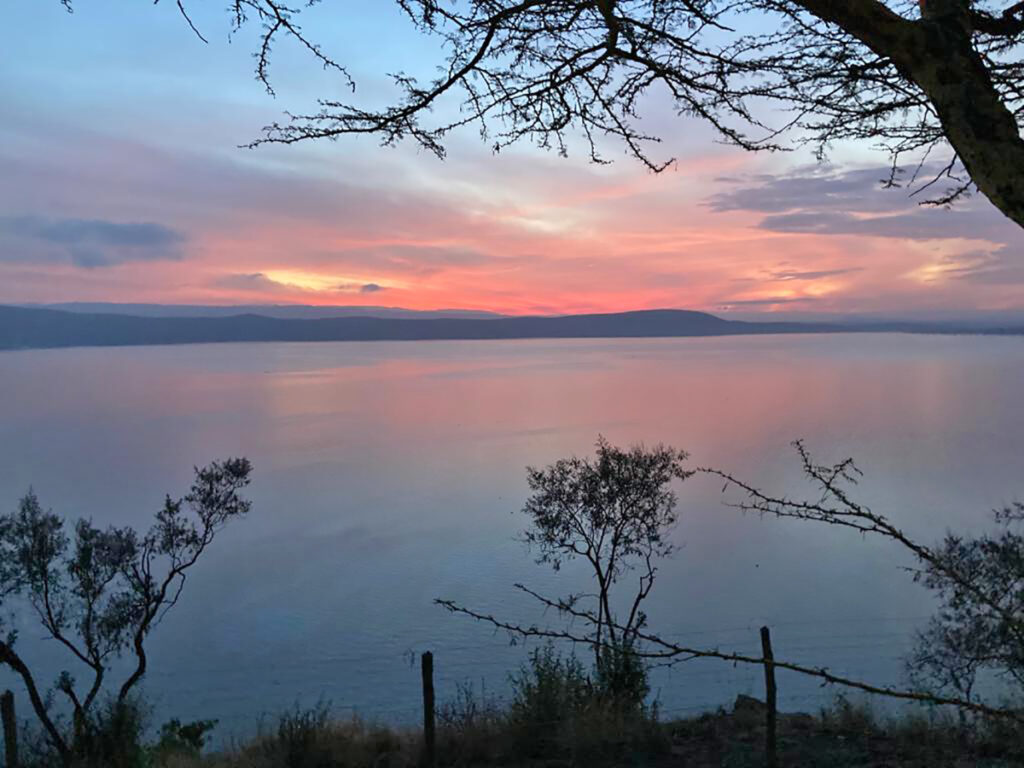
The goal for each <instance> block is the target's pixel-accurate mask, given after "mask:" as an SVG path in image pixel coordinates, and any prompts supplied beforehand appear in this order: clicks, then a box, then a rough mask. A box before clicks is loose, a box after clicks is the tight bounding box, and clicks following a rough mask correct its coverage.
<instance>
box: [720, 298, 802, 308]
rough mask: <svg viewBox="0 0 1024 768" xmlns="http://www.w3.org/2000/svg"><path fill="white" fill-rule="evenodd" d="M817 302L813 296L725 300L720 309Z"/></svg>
mask: <svg viewBox="0 0 1024 768" xmlns="http://www.w3.org/2000/svg"><path fill="white" fill-rule="evenodd" d="M815 301H817V299H816V298H815V297H813V296H805V297H803V298H792V297H788V296H786V297H783V296H774V297H769V298H767V299H739V300H727V301H723V302H722V303H721V305H720V308H728V307H763V306H769V305H771V304H809V303H812V302H815Z"/></svg>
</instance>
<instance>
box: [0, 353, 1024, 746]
mask: <svg viewBox="0 0 1024 768" xmlns="http://www.w3.org/2000/svg"><path fill="white" fill-rule="evenodd" d="M1022 385H1024V339H1022V338H1019V337H1018V338H1013V337H1003V338H996V337H969V336H957V337H954V336H948V337H947V336H909V335H895V334H892V335H889V334H884V335H883V334H880V335H868V334H850V335H814V336H752V337H729V338H706V339H651V340H637V339H628V340H625V339H619V340H565V341H562V340H540V341H534V340H529V341H504V342H428V343H405V342H383V343H358V342H356V343H323V344H248V345H247V344H237V345H234V344H231V345H205V346H203V345H200V346H180V347H135V348H108V349H65V350H45V351H21V352H8V353H2V354H0V397H2V400H0V402H2V405H0V408H2V412H0V414H2V418H0V504H2V505H3V508H4V509H5V510H9V509H12V508H13V507H14V506H15V504H16V503H17V500H18V499H19V497H20V496H22V495H23V494H24V493H25V491H26V490H27V489H28V488H29V486H33V487H34V488H35V490H36V492H37V493H38V495H39V497H40V499H41V501H42V502H43V504H44V506H48V507H52V508H53V509H54V510H56V511H59V512H62V513H65V514H67V515H72V516H90V517H92V518H93V519H94V520H95V521H96V522H98V523H104V524H106V523H116V524H132V525H135V526H137V527H146V526H148V523H149V520H150V518H151V516H152V514H153V513H154V512H155V511H156V510H157V509H158V508H159V507H160V505H161V503H162V499H163V494H164V493H170V494H172V495H181V494H182V493H184V491H185V490H186V489H187V485H188V483H189V481H190V478H191V470H192V466H193V465H195V464H204V463H206V462H208V461H210V460H212V459H216V458H221V457H226V456H229V455H246V456H248V457H249V458H251V459H252V461H253V463H254V465H255V474H254V479H253V483H252V486H251V493H250V496H251V498H252V499H253V501H254V505H253V510H252V513H251V515H250V516H249V518H247V519H246V520H244V521H239V522H237V523H236V524H233V525H232V526H231V527H230V528H228V529H226V530H225V531H224V532H223V533H222V534H221V536H220V538H218V540H217V541H216V542H215V543H214V545H213V547H212V549H211V550H210V551H209V553H208V554H207V556H205V559H204V560H203V561H202V562H201V563H200V564H199V565H198V566H197V567H196V569H195V570H194V572H193V573H192V575H191V576H190V578H189V582H188V585H187V587H186V590H185V593H184V596H183V598H182V601H181V603H180V605H179V606H178V607H177V608H176V609H175V610H174V611H173V612H172V613H171V614H170V615H169V616H168V617H167V619H166V620H165V622H164V624H163V625H162V626H161V627H160V628H159V630H157V632H156V633H155V634H154V635H153V636H152V641H151V647H152V650H153V653H152V656H151V664H150V670H151V671H150V673H149V675H148V677H147V679H146V687H145V689H146V692H147V694H148V695H149V696H150V697H151V698H152V700H153V702H154V705H155V709H156V711H155V713H154V718H155V719H156V720H157V721H158V722H159V721H162V720H163V719H165V718H166V717H169V716H178V717H180V718H182V719H196V718H207V717H210V718H218V719H219V720H220V722H221V725H220V728H219V733H220V736H221V738H226V737H230V736H244V735H246V734H249V733H251V732H252V730H253V729H254V728H255V727H256V724H257V721H258V718H259V717H260V715H261V714H272V713H275V712H279V711H281V710H283V709H287V708H289V707H291V706H293V705H295V704H301V705H303V706H305V705H309V704H312V703H315V702H317V701H318V700H320V699H323V700H324V701H329V702H330V703H331V705H332V707H333V708H334V709H335V710H336V711H337V712H338V713H339V714H344V713H346V712H348V711H351V710H354V711H358V712H360V713H362V714H364V715H366V716H368V717H370V718H373V719H379V720H386V721H389V722H398V723H402V722H409V723H411V722H415V721H416V719H417V717H418V713H419V712H420V704H419V695H420V694H419V670H418V668H417V667H415V666H413V665H412V664H411V659H413V658H414V656H413V655H414V654H418V653H420V652H421V651H424V650H432V651H433V652H434V654H435V667H436V674H437V677H438V681H439V688H440V690H439V697H440V698H441V699H445V698H448V697H450V696H452V695H453V693H454V691H455V686H456V685H457V684H458V683H469V684H471V685H473V686H475V688H476V690H477V691H478V692H479V691H481V690H483V691H484V692H485V695H486V696H493V697H497V698H500V697H503V696H505V695H506V694H507V692H508V673H509V672H510V671H512V670H514V669H515V668H516V667H517V666H518V665H519V664H520V663H522V661H523V660H524V659H525V658H526V654H527V652H528V650H529V647H526V648H524V647H523V646H511V645H510V644H509V639H508V637H507V636H505V635H503V634H500V633H495V632H493V631H492V630H490V629H489V628H488V627H485V626H482V625H480V624H477V623H474V622H473V621H471V620H469V619H465V618H461V617H457V616H453V615H450V614H448V613H446V612H445V611H443V610H442V609H440V608H438V607H436V606H434V605H433V604H432V600H433V599H434V598H435V597H445V598H453V599H455V600H458V601H461V602H463V603H465V604H467V605H469V606H472V607H475V608H479V609H483V610H485V612H493V613H496V614H499V615H501V616H508V617H510V618H513V619H518V620H524V621H531V622H538V623H541V624H544V623H547V624H551V625H556V624H557V623H558V621H559V619H558V617H557V616H553V615H550V614H544V613H543V611H541V610H540V609H539V607H538V606H536V605H534V604H532V603H531V602H530V601H529V600H528V599H525V598H524V597H523V596H522V595H520V594H519V593H517V592H516V591H515V590H514V589H513V587H512V585H513V584H514V583H515V582H525V583H527V584H529V585H530V586H532V587H535V588H537V589H538V590H540V591H543V592H546V593H549V594H553V595H557V594H564V593H567V592H569V591H572V590H574V589H576V588H578V587H580V586H581V585H583V584H584V583H585V580H584V576H585V574H584V573H583V572H582V571H581V570H579V569H578V568H568V569H566V570H564V571H563V572H561V573H558V574H556V573H553V572H551V571H550V570H548V569H545V568H544V567H541V566H538V565H536V564H534V562H533V560H532V559H531V557H530V554H529V553H528V552H527V551H526V550H525V549H524V547H523V546H522V545H521V544H520V543H519V542H518V541H517V534H518V532H519V531H520V530H521V529H522V526H523V524H524V522H525V518H524V517H523V516H522V515H521V514H519V513H518V510H519V509H520V508H521V506H522V503H523V501H524V499H525V497H526V494H527V487H526V481H525V477H526V475H525V467H526V466H527V465H543V464H546V463H549V462H552V461H554V460H556V459H558V458H560V457H563V456H567V455H570V454H574V453H575V454H586V453H589V452H590V451H591V450H592V447H593V444H594V442H595V440H596V438H597V436H598V435H599V434H603V435H604V436H606V437H607V438H608V439H609V440H610V441H612V442H613V443H619V444H627V443H632V442H637V441H642V442H646V443H657V442H664V443H668V444H671V445H675V446H677V447H680V448H685V449H686V450H687V451H689V452H690V454H691V457H692V459H691V462H692V464H693V466H698V465H699V466H714V467H718V468H722V469H725V470H728V471H730V472H732V473H734V474H736V475H738V476H741V477H743V478H745V479H747V480H749V481H751V482H752V483H755V484H759V485H762V486H764V487H766V488H768V489H770V490H775V491H779V492H786V493H791V494H799V493H801V492H803V491H804V490H805V489H806V488H807V486H806V485H805V484H804V482H803V481H802V478H801V475H800V469H799V462H798V461H797V457H796V455H795V453H794V452H793V450H792V448H791V447H790V446H789V443H790V441H791V440H793V439H795V438H803V439H804V440H805V441H806V443H807V446H808V447H809V448H810V449H811V450H812V451H813V452H814V454H815V455H816V457H817V458H819V459H820V460H822V461H823V462H828V463H831V462H833V461H837V460H840V459H843V458H845V457H847V456H853V457H855V458H856V459H857V460H858V463H859V465H860V466H861V468H862V469H863V470H864V472H865V478H864V479H863V481H862V483H861V485H860V487H859V489H858V491H857V498H859V499H860V500H862V501H864V502H866V503H868V504H869V505H870V506H872V508H873V509H875V510H876V511H879V512H883V513H884V514H886V515H888V516H889V517H890V518H891V519H893V520H894V521H897V522H898V523H899V525H900V526H901V527H903V528H904V529H905V530H906V531H907V532H908V533H910V534H912V535H913V536H916V537H918V538H921V539H922V540H924V541H926V542H931V541H933V540H935V539H937V538H938V537H940V536H941V535H942V534H943V532H944V531H946V530H947V529H954V530H958V531H967V532H969V531H979V530H982V529H983V528H985V527H987V526H988V525H989V524H990V510H991V509H992V508H993V507H996V506H999V505H1002V504H1004V503H1006V502H1008V501H1010V500H1013V499H1015V498H1017V499H1019V498H1021V497H1022V496H1024V473H1022V469H1024V408H1022V407H1021V391H1022ZM721 490H722V489H721V483H720V482H716V481H715V480H714V479H713V478H711V477H707V476H696V477H693V478H691V479H690V480H687V481H686V482H685V483H683V484H682V485H681V486H679V488H678V492H679V502H680V511H681V519H680V524H679V525H678V527H677V528H676V530H675V531H674V533H673V536H674V539H675V541H676V542H677V543H678V544H679V545H680V550H679V551H678V553H677V554H676V555H675V556H674V557H673V558H672V559H671V560H670V561H668V562H665V563H663V564H662V567H661V571H660V573H659V576H658V581H657V584H656V586H655V588H654V590H653V593H652V595H651V598H650V601H649V610H648V613H649V616H650V626H651V627H652V629H654V630H656V631H657V632H658V633H659V634H662V635H669V636H671V637H673V638H675V639H678V640H680V641H684V642H687V643H690V644H692V645H700V646H706V647H719V648H721V649H723V650H735V651H742V652H748V653H751V654H753V655H757V654H758V652H759V647H760V646H759V641H758V628H759V627H760V626H761V625H762V624H767V625H770V626H771V627H772V634H773V640H774V644H775V653H776V657H778V658H783V659H787V660H794V661H799V662H805V663H810V664H821V665H827V666H829V667H830V668H831V669H832V670H833V671H835V672H837V673H843V674H848V675H851V676H859V677H862V678H865V679H868V680H869V681H871V682H875V683H883V684H884V683H894V684H895V683H899V682H900V680H901V675H902V666H901V660H900V659H901V654H902V653H904V652H905V651H906V650H907V648H908V647H909V645H910V643H911V641H912V635H913V631H914V628H915V627H917V626H920V625H921V624H922V622H923V621H924V620H926V618H927V617H928V615H929V613H930V611H931V610H932V607H933V604H932V602H931V600H930V598H929V596H928V594H927V593H925V592H924V591H923V590H922V589H921V588H919V587H917V586H915V585H914V584H913V583H912V581H911V579H910V578H909V576H908V575H907V574H906V573H905V572H904V571H903V570H901V569H902V568H903V567H904V566H907V565H909V564H910V561H909V560H908V558H907V557H906V556H905V555H904V553H903V552H901V551H900V550H899V549H898V548H896V547H895V546H893V545H889V544H888V543H886V542H884V541H880V540H871V539H863V538H861V537H860V536H857V535H853V534H851V533H850V532H848V531H845V532H844V531H841V530H836V529H832V528H827V527H819V526H814V525H811V524H808V523H799V522H794V521H780V520H772V519H765V520H761V519H757V518H749V517H746V518H745V517H743V516H741V515H740V514H739V513H737V512H736V511H735V510H733V509H731V508H729V507H728V506H726V505H725V503H724V502H727V501H729V500H736V497H735V496H730V495H729V494H726V495H724V496H723V494H722V493H721ZM19 626H20V631H21V635H20V638H19V647H20V648H21V649H22V650H23V651H24V652H25V654H26V655H28V656H30V657H31V658H32V659H33V660H35V661H36V662H37V663H38V664H40V665H42V666H43V667H45V668H46V669H48V670H50V671H51V672H52V674H54V675H55V674H56V671H57V670H58V669H60V668H62V667H58V666H57V659H61V658H62V657H61V656H60V655H59V653H58V650H57V649H56V648H54V647H53V646H54V643H52V641H50V642H48V641H45V640H44V639H43V638H42V636H41V633H40V631H39V630H38V629H37V628H36V627H35V626H34V625H33V623H32V622H31V621H29V620H28V619H27V618H25V619H24V620H22V621H21V623H20V625H19ZM62 663H63V664H64V665H65V666H66V667H67V668H68V669H71V670H72V671H74V668H73V667H72V666H71V665H70V662H62ZM14 683H15V681H14V679H13V676H11V675H10V674H9V673H6V672H5V673H4V676H3V677H2V678H0V687H3V686H11V687H16V686H15V685H14ZM653 683H654V689H655V692H656V693H657V695H658V697H659V699H660V701H661V704H662V710H663V712H664V713H665V714H666V715H672V714H684V713H688V712H689V713H692V712H696V711H699V710H701V709H707V708H715V707H717V706H719V705H723V704H728V703H730V702H731V701H732V700H733V699H734V698H735V696H736V695H737V694H738V693H747V694H751V695H755V696H762V695H763V691H762V681H761V673H760V670H759V669H757V668H753V667H751V668H734V667H732V666H730V665H728V664H724V663H717V662H709V661H700V662H696V661H695V662H687V663H685V664H681V665H679V666H677V667H675V668H673V669H670V670H656V672H655V673H654V676H653ZM835 692H836V690H835V689H832V690H828V689H825V690H823V689H821V688H819V687H818V686H817V684H816V683H814V682H813V681H809V680H804V679H801V678H798V677H796V676H793V675H788V674H782V675H780V679H779V701H780V707H781V708H783V709H784V710H794V711H795V710H808V709H813V708H815V707H817V706H819V705H820V704H823V703H825V702H827V701H828V700H830V698H831V697H832V696H833V695H834V693H835ZM23 713H24V714H27V709H24V708H23Z"/></svg>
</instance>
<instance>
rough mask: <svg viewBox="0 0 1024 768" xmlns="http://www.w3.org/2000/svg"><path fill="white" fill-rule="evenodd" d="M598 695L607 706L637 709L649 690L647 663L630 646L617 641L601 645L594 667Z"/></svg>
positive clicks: (628, 709)
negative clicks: (619, 643) (616, 642)
mask: <svg viewBox="0 0 1024 768" xmlns="http://www.w3.org/2000/svg"><path fill="white" fill-rule="evenodd" d="M594 673H595V674H594V677H595V680H594V683H595V688H596V694H597V697H598V698H599V699H600V700H601V701H603V702H604V703H605V704H606V705H607V706H610V707H612V708H614V709H621V710H623V711H626V712H629V711H633V712H640V711H641V710H642V709H643V706H644V700H645V699H646V698H647V694H648V693H650V690H651V689H650V685H648V682H647V665H646V664H645V663H644V660H643V659H642V658H641V657H639V656H637V655H636V654H635V653H633V650H632V648H629V647H623V646H621V645H618V644H613V645H606V646H604V647H603V648H602V649H601V654H600V659H599V662H598V664H597V665H596V668H595V670H594Z"/></svg>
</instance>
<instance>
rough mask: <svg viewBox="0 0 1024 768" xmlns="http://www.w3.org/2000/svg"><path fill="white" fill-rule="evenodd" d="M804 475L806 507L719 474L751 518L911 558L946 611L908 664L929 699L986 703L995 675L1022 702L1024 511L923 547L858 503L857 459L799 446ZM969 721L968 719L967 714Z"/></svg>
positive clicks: (918, 577) (916, 574)
mask: <svg viewBox="0 0 1024 768" xmlns="http://www.w3.org/2000/svg"><path fill="white" fill-rule="evenodd" d="M794 445H795V447H796V449H797V452H798V454H799V456H800V460H801V463H802V465H803V470H804V474H805V476H806V477H807V478H808V479H810V480H811V482H812V484H813V486H814V488H815V491H816V495H815V496H814V497H813V498H811V499H809V500H799V499H791V498H788V497H784V496H774V495H771V494H767V493H765V492H763V491H761V490H758V489H756V488H754V487H752V486H750V485H748V484H746V483H744V482H743V481H741V480H737V479H736V478H734V477H732V476H731V475H728V474H726V473H723V472H720V471H718V470H703V471H705V472H710V473H711V474H714V475H717V476H719V477H722V478H724V479H725V480H726V487H730V486H731V487H734V488H738V489H740V490H742V491H743V493H744V499H743V500H742V501H740V502H739V503H737V504H735V506H737V507H738V508H739V509H741V510H743V511H744V512H753V513H757V514H761V515H772V516H776V517H780V518H792V519H797V520H806V521H812V522H818V523H825V524H827V525H834V526H838V527H841V528H849V529H852V530H854V531H857V532H859V533H862V534H869V535H876V536H881V537H883V538H886V539H888V540H890V541H892V542H895V543H896V544H898V545H899V546H900V547H901V548H903V549H904V550H906V551H907V552H908V553H909V554H910V555H912V556H913V558H914V560H915V561H916V563H917V566H916V567H914V568H912V569H911V570H912V573H913V578H914V579H915V581H917V582H918V583H920V584H922V585H923V586H924V587H926V588H928V589H929V590H931V591H932V592H934V593H935V595H936V596H937V597H938V598H939V610H938V611H937V613H936V614H935V615H934V616H933V617H932V618H931V620H930V621H929V624H928V626H927V627H926V628H925V629H924V630H922V631H919V632H918V633H917V643H916V646H915V648H914V650H913V652H912V653H911V655H910V656H909V658H908V659H907V667H908V670H909V672H910V673H911V675H910V676H911V681H912V682H913V683H915V684H916V685H919V686H921V687H922V690H923V691H925V692H926V693H933V694H935V695H939V696H953V697H956V698H959V699H961V700H963V701H967V702H977V701H980V699H979V698H978V696H977V692H976V680H977V676H978V673H979V672H980V671H982V670H988V671H990V672H992V673H993V674H995V675H996V676H997V677H999V678H1001V679H1002V680H1003V681H1004V682H1006V683H1008V684H1009V686H1008V689H1007V690H1008V691H1009V692H1010V693H1012V694H1013V695H1014V697H1015V698H1017V699H1021V695H1022V694H1024V536H1022V535H1021V533H1020V532H1019V530H1017V529H1018V528H1019V525H1020V523H1021V522H1022V521H1024V505H1022V504H1020V503H1016V504H1011V505H1010V506H1008V507H1006V508H1005V509H1001V510H998V511H997V512H996V513H995V519H996V522H997V524H998V525H999V530H998V531H997V532H996V533H994V534H993V533H983V534H979V535H974V536H970V537H964V536H960V535H956V534H952V533H950V534H947V535H946V536H945V538H943V540H942V541H941V542H940V543H939V544H938V545H937V546H934V547H932V546H926V545H923V544H920V543H918V542H917V541H915V540H914V539H912V538H911V537H910V536H908V535H907V534H906V533H904V531H902V530H901V529H900V528H899V527H897V526H896V524H894V523H893V522H892V521H890V520H889V519H888V518H887V517H885V516H884V515H882V514H880V513H878V512H875V511H873V510H871V509H870V508H868V507H867V506H865V505H863V504H860V503H859V502H857V501H855V500H854V498H853V496H852V494H851V488H852V486H853V485H855V484H856V483H857V481H858V479H859V478H860V477H861V472H860V470H859V469H858V468H857V466H856V464H855V463H854V462H853V460H852V459H846V460H845V461H842V462H840V463H838V464H835V465H831V466H825V465H820V464H817V463H815V462H814V460H813V459H812V457H811V456H810V454H809V453H808V451H807V449H806V448H805V447H804V445H803V443H801V442H799V441H798V442H796V443H795V444H794ZM961 711H962V712H965V711H970V710H968V709H964V708H961Z"/></svg>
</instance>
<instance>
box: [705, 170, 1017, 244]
mask: <svg viewBox="0 0 1024 768" xmlns="http://www.w3.org/2000/svg"><path fill="white" fill-rule="evenodd" d="M934 170H935V169H930V168H929V169H924V170H923V171H922V173H926V172H927V171H934ZM887 176H888V169H887V168H868V169H859V170H853V171H843V172H837V171H835V170H832V169H828V168H826V169H823V170H818V169H814V170H810V171H803V172H797V173H794V174H789V175H782V176H767V177H766V176H763V175H762V176H758V177H752V178H751V179H749V180H747V182H746V183H745V185H744V186H737V187H735V188H733V189H729V190H727V191H725V192H721V193H719V194H717V195H714V196H713V197H711V198H710V199H709V200H708V201H707V205H708V206H709V207H710V208H711V209H712V210H714V211H719V212H725V211H749V212H753V213H761V214H764V216H763V218H762V219H761V221H760V222H759V223H758V224H757V226H758V228H759V229H764V230H768V231H771V232H784V233H794V234H816V235H859V236H867V237H891V238H903V239H914V240H935V239H952V238H963V239H971V240H988V241H990V242H993V243H1000V244H1008V243H1012V242H1019V239H1020V229H1019V228H1018V227H1017V226H1016V225H1015V224H1013V223H1012V222H1010V221H1009V220H1008V219H1007V218H1006V217H1005V216H1003V214H1001V213H1000V212H999V211H998V210H997V209H996V208H995V206H993V205H992V204H991V203H989V202H988V201H987V200H986V199H984V198H983V197H980V196H976V197H973V198H968V199H965V200H961V201H958V202H957V203H956V204H955V205H954V206H953V207H952V208H950V209H944V208H935V207H929V206H923V205H919V200H920V198H919V197H911V196H910V193H909V191H908V190H907V188H905V187H903V188H895V189H882V188H881V186H882V182H883V181H884V179H886V178H887ZM924 177H925V178H927V176H924Z"/></svg>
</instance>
